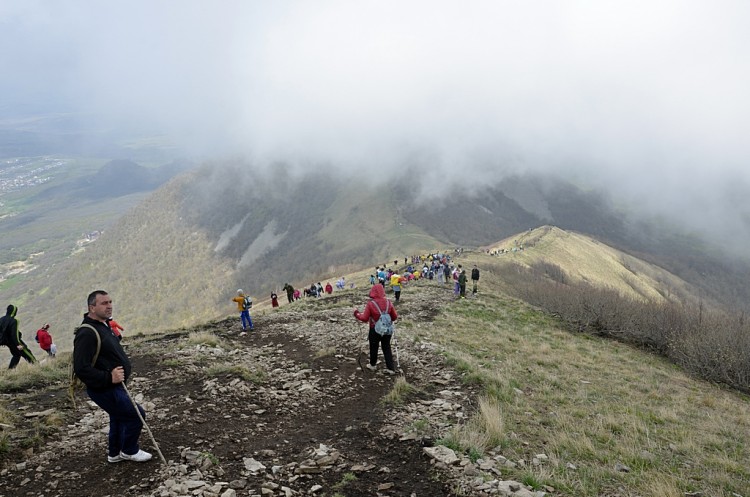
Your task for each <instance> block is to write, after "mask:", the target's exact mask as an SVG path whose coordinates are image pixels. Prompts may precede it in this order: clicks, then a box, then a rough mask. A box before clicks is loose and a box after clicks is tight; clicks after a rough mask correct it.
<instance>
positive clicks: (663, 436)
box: [421, 282, 750, 497]
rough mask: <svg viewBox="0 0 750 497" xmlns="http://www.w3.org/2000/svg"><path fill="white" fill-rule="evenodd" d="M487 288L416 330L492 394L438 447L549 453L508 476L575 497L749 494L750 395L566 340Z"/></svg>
mask: <svg viewBox="0 0 750 497" xmlns="http://www.w3.org/2000/svg"><path fill="white" fill-rule="evenodd" d="M490 285H491V284H490V283H489V282H484V290H485V292H486V293H485V294H483V295H481V296H480V299H476V300H474V299H466V301H459V302H456V303H454V304H452V305H450V306H447V307H446V308H445V309H444V314H443V315H441V316H440V317H439V318H438V321H437V322H436V323H435V326H434V327H430V328H425V329H423V330H421V333H422V334H423V335H424V337H425V340H428V341H433V342H435V343H438V344H439V345H440V346H442V347H444V350H445V352H444V354H445V357H446V362H447V364H448V365H449V366H450V367H451V368H452V369H454V370H455V371H456V372H457V373H458V375H459V376H460V378H461V379H462V381H464V382H465V383H466V384H472V385H479V386H481V388H482V389H483V391H484V392H485V394H484V396H482V397H480V399H479V405H478V407H477V409H476V411H475V413H474V415H473V416H471V417H470V419H469V420H468V421H467V422H466V423H464V424H463V425H457V426H454V427H453V429H452V430H450V431H449V432H448V433H447V434H446V435H445V436H444V438H443V439H442V440H441V443H444V444H445V445H448V446H449V447H451V448H454V449H455V450H458V451H460V452H462V453H464V454H466V455H467V456H469V457H470V458H472V459H473V458H475V457H477V455H479V454H482V453H486V451H487V450H488V449H491V448H493V447H497V446H500V447H502V453H503V455H504V456H505V457H507V458H509V459H511V460H514V461H518V460H522V459H523V460H525V461H530V460H531V459H532V458H533V457H534V456H535V454H540V453H544V454H546V455H547V456H548V457H549V459H548V461H547V462H546V463H544V464H542V465H540V466H539V467H526V468H525V469H522V468H521V467H518V468H516V469H515V470H513V469H509V470H507V471H506V470H504V474H503V476H504V478H505V477H507V478H513V479H517V480H519V481H521V480H524V479H525V480H527V481H528V482H529V484H532V486H537V485H542V484H543V485H550V486H553V487H555V488H558V489H561V490H563V491H565V492H567V494H568V495H577V496H591V497H594V496H599V495H606V494H608V493H610V494H611V493H613V492H617V488H624V489H627V492H628V495H631V494H632V495H666V496H673V495H674V496H677V495H684V493H685V492H691V491H693V492H695V491H701V492H703V495H705V496H716V497H718V496H724V495H731V492H734V493H735V494H737V495H748V494H749V491H750V470H748V469H747V465H746V464H744V463H743V461H747V460H750V414H749V411H750V410H749V409H748V404H749V401H748V397H747V396H745V395H742V394H739V393H736V392H732V391H727V390H724V389H721V388H717V387H716V386H714V385H711V384H708V383H705V382H701V381H696V380H694V379H692V378H690V377H688V376H687V375H685V374H684V373H682V372H681V371H679V370H678V369H677V368H675V367H674V366H673V365H672V364H670V363H668V362H666V361H665V360H662V359H661V358H658V357H655V356H652V355H649V354H646V353H643V352H641V351H638V350H636V349H634V348H632V347H629V346H627V345H624V344H621V343H617V342H612V341H607V340H604V339H599V338H596V337H591V336H587V335H576V334H571V333H569V332H568V331H565V330H564V327H563V326H562V325H558V324H557V323H556V322H555V321H554V320H552V319H550V318H549V317H548V316H544V315H543V314H541V313H540V312H538V311H536V310H534V309H532V308H530V307H529V306H528V305H526V304H524V303H522V302H519V301H517V300H514V299H511V298H507V297H502V296H501V294H500V293H497V294H494V293H493V292H492V291H490V289H488V288H487V287H488V286H490ZM481 288H482V287H480V289H481ZM487 413H491V415H489V416H488V415H487ZM509 427H512V428H509ZM509 430H512V434H511V433H509ZM695 461H701V463H700V464H695ZM569 464H570V465H573V466H574V467H575V468H576V469H575V470H572V469H570V468H569V466H568V465H569ZM617 464H621V465H624V466H627V467H628V468H629V469H630V472H628V473H625V472H622V471H617V470H616V469H615V466H616V465H617ZM506 472H507V474H506Z"/></svg>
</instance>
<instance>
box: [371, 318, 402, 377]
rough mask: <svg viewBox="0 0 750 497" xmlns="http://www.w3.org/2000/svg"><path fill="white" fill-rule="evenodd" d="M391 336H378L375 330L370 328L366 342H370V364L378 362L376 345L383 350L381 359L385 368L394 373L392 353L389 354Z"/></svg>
mask: <svg viewBox="0 0 750 497" xmlns="http://www.w3.org/2000/svg"><path fill="white" fill-rule="evenodd" d="M391 336H392V335H378V333H377V332H376V331H375V328H370V333H369V334H368V335H367V341H369V342H370V364H371V365H373V366H374V365H375V363H377V362H378V344H379V345H380V346H381V347H382V348H383V358H384V359H385V367H387V368H388V369H390V370H393V371H395V370H396V369H395V368H394V367H393V353H392V352H391Z"/></svg>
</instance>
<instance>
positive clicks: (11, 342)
mask: <svg viewBox="0 0 750 497" xmlns="http://www.w3.org/2000/svg"><path fill="white" fill-rule="evenodd" d="M17 312H18V307H16V306H14V305H13V304H11V305H9V306H8V309H7V311H6V312H5V316H3V317H1V318H0V335H2V336H4V337H6V338H7V340H8V342H7V345H8V347H11V348H13V349H16V348H17V347H18V346H19V345H22V344H23V341H22V340H21V332H20V331H18V320H17V319H16V313H17Z"/></svg>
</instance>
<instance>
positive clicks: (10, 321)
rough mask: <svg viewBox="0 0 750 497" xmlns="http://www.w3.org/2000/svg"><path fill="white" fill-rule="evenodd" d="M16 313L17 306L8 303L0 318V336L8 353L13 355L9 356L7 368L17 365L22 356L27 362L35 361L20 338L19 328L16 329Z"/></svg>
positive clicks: (32, 362)
mask: <svg viewBox="0 0 750 497" xmlns="http://www.w3.org/2000/svg"><path fill="white" fill-rule="evenodd" d="M17 313H18V307H16V306H14V305H13V304H10V305H9V306H8V309H7V311H6V312H5V316H3V317H2V318H0V336H1V337H3V338H4V343H5V345H7V346H8V348H9V349H10V354H11V355H12V356H13V357H11V358H10V364H9V365H8V369H13V368H15V367H16V366H18V363H19V362H21V358H22V357H23V358H24V359H25V360H26V362H28V363H29V364H34V363H35V362H36V357H34V354H32V353H31V351H30V350H29V347H28V346H27V345H26V344H25V343H24V341H23V339H22V338H21V330H19V329H18V319H16V314H17Z"/></svg>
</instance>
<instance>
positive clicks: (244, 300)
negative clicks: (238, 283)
mask: <svg viewBox="0 0 750 497" xmlns="http://www.w3.org/2000/svg"><path fill="white" fill-rule="evenodd" d="M232 301H234V302H237V310H238V311H240V322H241V324H242V331H246V330H247V329H248V328H249V329H250V331H253V320H252V319H250V308H251V307H252V306H253V299H251V298H250V296H249V295H245V292H243V291H242V288H240V289H239V290H237V296H236V297H234V298H233V299H232Z"/></svg>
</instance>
